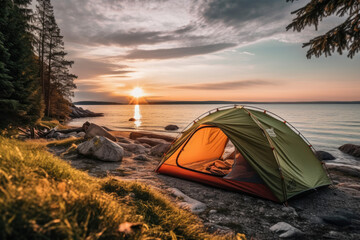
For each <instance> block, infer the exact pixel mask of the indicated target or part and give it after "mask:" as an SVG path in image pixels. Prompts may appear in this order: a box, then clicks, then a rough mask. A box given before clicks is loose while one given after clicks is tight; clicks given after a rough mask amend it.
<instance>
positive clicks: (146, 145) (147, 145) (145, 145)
mask: <svg viewBox="0 0 360 240" xmlns="http://www.w3.org/2000/svg"><path fill="white" fill-rule="evenodd" d="M141 145H143V146H144V147H146V148H151V146H150V145H149V144H147V143H143V144H141Z"/></svg>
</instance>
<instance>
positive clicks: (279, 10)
mask: <svg viewBox="0 0 360 240" xmlns="http://www.w3.org/2000/svg"><path fill="white" fill-rule="evenodd" d="M289 5H290V4H289V3H286V2H285V1H269V0H256V1H251V0H236V1H235V0H212V1H210V2H206V3H205V4H204V5H203V8H202V10H201V12H202V15H203V17H204V19H205V20H206V21H208V22H211V23H213V22H223V23H225V24H230V25H234V26H239V25H241V24H244V23H248V22H251V21H254V20H262V22H263V23H264V24H267V23H269V22H265V20H267V21H269V20H271V21H274V20H278V19H280V18H282V17H283V16H284V12H285V13H286V11H283V10H284V9H286V8H289Z"/></svg>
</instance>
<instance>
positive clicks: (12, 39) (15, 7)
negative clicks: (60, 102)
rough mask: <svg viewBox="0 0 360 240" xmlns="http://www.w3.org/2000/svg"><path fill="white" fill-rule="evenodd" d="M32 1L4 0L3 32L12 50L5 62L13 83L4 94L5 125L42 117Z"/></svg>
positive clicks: (0, 104) (0, 103) (1, 118)
mask: <svg viewBox="0 0 360 240" xmlns="http://www.w3.org/2000/svg"><path fill="white" fill-rule="evenodd" d="M30 2H31V0H16V1H12V0H2V7H3V6H4V9H5V10H4V9H2V11H4V13H5V15H1V18H2V22H1V24H2V26H1V34H2V36H3V45H4V46H5V48H6V49H7V52H8V56H7V57H5V58H6V62H7V63H6V64H5V65H4V66H5V68H6V69H7V70H6V71H7V75H8V76H9V77H10V78H8V81H10V82H11V84H8V85H7V87H6V88H5V91H4V92H6V94H5V95H3V96H0V111H1V112H0V127H1V128H6V127H16V126H34V124H35V123H36V122H37V121H38V120H39V119H40V118H41V117H42V112H43V107H42V106H43V105H42V102H41V95H40V88H39V79H38V67H37V64H36V57H35V55H34V53H33V49H32V40H33V36H32V34H31V32H30V31H31V26H30V24H29V22H30V19H31V17H32V14H31V10H30V9H28V8H27V6H28V5H29V4H30ZM1 81H2V82H5V81H3V80H1Z"/></svg>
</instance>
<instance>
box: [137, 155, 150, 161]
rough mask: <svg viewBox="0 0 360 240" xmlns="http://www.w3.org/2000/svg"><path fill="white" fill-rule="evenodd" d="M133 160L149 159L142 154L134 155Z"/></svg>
mask: <svg viewBox="0 0 360 240" xmlns="http://www.w3.org/2000/svg"><path fill="white" fill-rule="evenodd" d="M134 160H138V161H149V159H148V158H147V157H146V156H145V155H144V154H141V155H137V156H135V157H134Z"/></svg>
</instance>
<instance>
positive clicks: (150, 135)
mask: <svg viewBox="0 0 360 240" xmlns="http://www.w3.org/2000/svg"><path fill="white" fill-rule="evenodd" d="M141 137H148V138H157V139H163V140H165V141H168V142H173V141H174V140H175V138H174V137H171V136H166V135H160V134H154V133H147V132H131V133H130V139H133V140H136V139H138V138H141Z"/></svg>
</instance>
